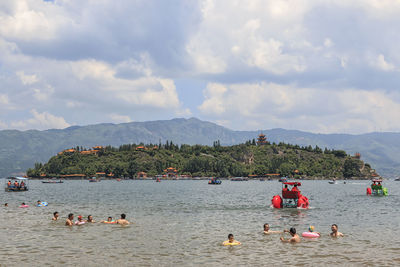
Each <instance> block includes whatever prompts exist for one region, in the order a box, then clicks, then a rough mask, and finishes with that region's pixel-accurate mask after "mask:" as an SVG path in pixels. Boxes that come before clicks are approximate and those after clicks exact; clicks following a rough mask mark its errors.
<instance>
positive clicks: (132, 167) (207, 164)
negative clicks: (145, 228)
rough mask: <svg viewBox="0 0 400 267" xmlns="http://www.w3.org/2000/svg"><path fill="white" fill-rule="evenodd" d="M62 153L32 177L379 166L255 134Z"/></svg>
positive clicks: (355, 172) (300, 172)
mask: <svg viewBox="0 0 400 267" xmlns="http://www.w3.org/2000/svg"><path fill="white" fill-rule="evenodd" d="M82 150H85V149H83V148H81V147H77V148H75V149H74V150H70V151H73V152H68V153H67V152H64V153H60V154H59V155H57V156H54V157H52V158H50V160H49V161H48V162H47V163H45V164H41V163H37V164H35V168H33V169H29V170H28V171H27V174H28V176H30V177H40V175H41V174H42V176H43V174H45V175H46V176H47V177H54V176H59V175H65V174H85V175H86V176H94V175H95V174H96V172H105V173H106V174H111V173H112V174H113V175H114V177H131V178H133V177H136V175H137V173H138V172H146V173H147V174H148V176H155V175H158V174H163V173H164V170H165V169H167V168H168V167H173V168H176V169H177V170H178V174H185V175H191V176H193V177H195V176H216V177H229V176H249V175H265V174H268V173H279V174H280V175H281V176H294V177H295V178H300V177H303V178H312V177H317V178H327V179H330V178H333V177H336V178H351V177H357V178H361V179H369V178H371V175H372V173H373V171H372V170H371V167H370V165H369V164H364V162H363V161H361V160H360V159H357V158H354V157H351V156H349V155H347V154H346V152H345V151H343V150H329V149H325V150H322V149H321V148H319V147H318V146H316V147H311V146H306V147H300V146H298V145H290V144H284V143H279V144H275V143H273V144H266V145H261V146H258V145H256V142H255V140H252V141H247V142H246V143H244V144H239V145H233V146H221V145H220V143H219V141H217V142H214V145H213V146H204V145H176V144H173V143H172V142H169V141H167V142H166V144H158V145H154V144H149V145H146V146H144V145H143V144H140V145H135V144H128V145H122V146H120V147H119V148H115V147H111V146H108V147H105V148H101V149H99V150H98V151H96V153H86V152H82Z"/></svg>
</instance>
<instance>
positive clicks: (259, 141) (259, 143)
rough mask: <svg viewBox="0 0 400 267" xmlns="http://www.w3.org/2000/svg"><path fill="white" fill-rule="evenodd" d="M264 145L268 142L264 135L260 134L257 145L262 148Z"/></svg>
mask: <svg viewBox="0 0 400 267" xmlns="http://www.w3.org/2000/svg"><path fill="white" fill-rule="evenodd" d="M266 144H268V141H267V138H266V137H265V134H263V133H260V134H259V135H258V138H257V145H259V146H263V145H266Z"/></svg>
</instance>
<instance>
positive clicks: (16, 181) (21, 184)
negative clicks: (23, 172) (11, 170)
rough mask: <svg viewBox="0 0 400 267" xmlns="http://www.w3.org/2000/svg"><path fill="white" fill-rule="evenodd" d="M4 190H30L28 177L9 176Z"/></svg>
mask: <svg viewBox="0 0 400 267" xmlns="http://www.w3.org/2000/svg"><path fill="white" fill-rule="evenodd" d="M5 181H6V185H5V188H4V190H5V191H6V192H23V191H28V189H29V188H28V178H25V177H8V178H7V179H6V180H5Z"/></svg>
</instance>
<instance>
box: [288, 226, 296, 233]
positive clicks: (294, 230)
mask: <svg viewBox="0 0 400 267" xmlns="http://www.w3.org/2000/svg"><path fill="white" fill-rule="evenodd" d="M289 232H290V234H291V235H295V234H296V228H294V227H292V228H290V229H289Z"/></svg>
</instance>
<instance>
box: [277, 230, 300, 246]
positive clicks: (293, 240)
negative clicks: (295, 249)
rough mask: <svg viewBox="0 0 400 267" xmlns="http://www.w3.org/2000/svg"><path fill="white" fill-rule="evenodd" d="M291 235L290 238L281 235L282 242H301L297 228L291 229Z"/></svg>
mask: <svg viewBox="0 0 400 267" xmlns="http://www.w3.org/2000/svg"><path fill="white" fill-rule="evenodd" d="M289 233H290V235H291V236H292V237H291V238H289V239H285V238H283V237H282V236H281V238H280V239H281V241H282V242H287V243H299V242H300V241H301V239H300V236H299V235H298V234H296V228H294V227H292V228H290V230H289Z"/></svg>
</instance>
